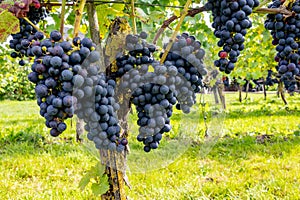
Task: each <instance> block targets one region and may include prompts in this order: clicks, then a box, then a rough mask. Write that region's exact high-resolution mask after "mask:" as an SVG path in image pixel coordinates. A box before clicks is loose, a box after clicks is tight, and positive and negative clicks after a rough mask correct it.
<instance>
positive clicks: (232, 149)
mask: <svg viewBox="0 0 300 200" xmlns="http://www.w3.org/2000/svg"><path fill="white" fill-rule="evenodd" d="M201 145H203V144H194V145H193V147H192V148H191V149H190V151H188V153H189V156H191V157H193V158H199V159H204V158H209V159H212V160H216V161H220V162H233V161H237V160H238V159H243V160H245V159H249V158H251V157H252V156H264V157H273V158H281V157H283V156H285V155H287V154H289V153H291V151H292V150H294V149H299V148H300V137H298V136H293V135H291V136H286V137H284V136H271V138H270V139H268V140H266V141H264V142H263V143H260V142H258V141H257V138H256V137H252V136H244V137H241V138H222V139H219V141H218V142H217V143H216V145H215V146H214V147H213V148H212V149H211V151H210V152H209V153H208V154H207V155H201Z"/></svg>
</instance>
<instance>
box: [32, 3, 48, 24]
mask: <svg viewBox="0 0 300 200" xmlns="http://www.w3.org/2000/svg"><path fill="white" fill-rule="evenodd" d="M48 15H49V11H48V10H47V9H46V8H45V7H43V6H36V5H35V6H30V7H29V12H28V13H27V18H28V19H29V20H30V21H31V22H32V23H33V24H38V23H39V22H40V21H42V20H44V19H45V18H46V17H48Z"/></svg>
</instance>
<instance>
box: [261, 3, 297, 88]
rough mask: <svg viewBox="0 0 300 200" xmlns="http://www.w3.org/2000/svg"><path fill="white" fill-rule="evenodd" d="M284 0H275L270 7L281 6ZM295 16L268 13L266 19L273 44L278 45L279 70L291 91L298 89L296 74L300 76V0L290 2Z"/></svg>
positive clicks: (277, 60)
mask: <svg viewBox="0 0 300 200" xmlns="http://www.w3.org/2000/svg"><path fill="white" fill-rule="evenodd" d="M283 3H284V1H282V2H281V1H280V0H273V2H272V3H271V4H270V5H269V6H268V7H269V8H279V7H280V6H281V5H282V4H283ZM287 9H290V10H291V11H293V12H294V13H295V16H291V17H285V16H284V15H283V14H280V13H278V14H268V15H267V20H266V21H265V27H266V29H268V30H270V31H271V35H272V37H273V42H272V43H273V45H276V51H277V54H276V56H275V60H276V62H278V66H277V67H276V68H277V71H278V72H279V75H280V77H281V81H283V82H284V85H285V88H286V89H287V90H288V91H289V92H293V91H295V89H296V79H295V76H300V74H299V72H300V64H299V59H300V51H299V50H300V42H299V39H300V23H299V21H300V1H299V0H297V1H296V2H295V3H292V4H290V7H288V8H287Z"/></svg>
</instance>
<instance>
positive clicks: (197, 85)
mask: <svg viewBox="0 0 300 200" xmlns="http://www.w3.org/2000/svg"><path fill="white" fill-rule="evenodd" d="M167 45H168V44H165V48H166V46H167ZM161 56H162V54H161ZM204 56H205V51H204V49H202V48H201V42H200V41H198V40H196V38H195V37H194V36H192V35H189V34H188V33H182V34H181V35H179V36H177V38H176V41H175V42H174V43H173V45H172V48H171V50H170V52H169V53H168V55H167V57H166V60H165V62H164V64H165V66H166V67H167V68H168V69H169V68H171V69H173V70H175V69H176V71H177V72H178V73H177V74H176V77H175V79H176V81H175V82H177V83H178V79H180V78H183V80H184V81H183V82H184V83H185V84H187V85H185V86H184V85H180V87H179V88H178V89H179V90H178V91H180V92H179V94H176V95H179V96H177V98H178V99H181V100H182V99H184V100H185V101H184V102H179V103H178V104H177V105H176V108H177V109H179V110H182V111H183V112H184V113H189V112H190V107H192V105H194V104H195V103H196V96H195V93H199V92H200V91H201V88H202V87H203V81H202V80H203V76H205V75H206V74H207V70H206V68H205V66H204V64H203V59H204ZM171 80H172V78H171V79H169V81H171ZM190 87H191V89H192V90H189V88H190Z"/></svg>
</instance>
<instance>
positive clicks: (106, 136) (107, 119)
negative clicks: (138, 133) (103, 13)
mask: <svg viewBox="0 0 300 200" xmlns="http://www.w3.org/2000/svg"><path fill="white" fill-rule="evenodd" d="M99 59H100V55H99V53H98V52H97V51H93V52H91V53H90V55H89V56H88V57H87V59H86V60H85V61H84V62H83V63H82V65H81V70H80V71H79V72H78V74H77V75H75V76H74V78H73V84H74V90H73V95H74V96H75V97H76V99H77V104H76V108H75V114H76V115H77V116H78V117H79V118H81V119H83V120H84V122H85V123H86V125H85V130H86V131H87V132H88V134H87V138H88V139H89V140H91V141H93V142H94V143H95V146H96V148H97V149H109V150H111V151H118V152H122V151H123V150H124V149H125V146H126V145H127V143H128V141H127V139H126V138H120V132H121V127H120V126H119V124H118V117H117V116H116V111H117V110H118V109H119V108H120V106H119V104H118V103H117V102H116V100H115V98H114V95H115V87H116V82H115V81H114V80H112V79H108V78H107V77H106V76H105V74H103V73H100V74H99V73H98V72H99V70H100V65H98V64H97V63H96V61H98V60H99Z"/></svg>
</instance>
